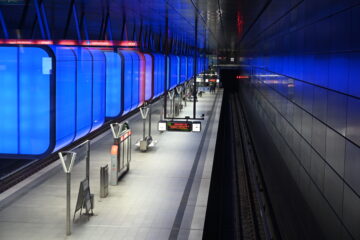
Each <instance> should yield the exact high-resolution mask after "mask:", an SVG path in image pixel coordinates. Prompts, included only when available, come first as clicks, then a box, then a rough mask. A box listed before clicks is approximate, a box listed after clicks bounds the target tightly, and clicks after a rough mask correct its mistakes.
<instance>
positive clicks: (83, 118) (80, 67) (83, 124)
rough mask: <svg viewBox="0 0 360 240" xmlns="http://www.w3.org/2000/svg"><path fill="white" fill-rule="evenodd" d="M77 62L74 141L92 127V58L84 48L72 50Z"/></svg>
mask: <svg viewBox="0 0 360 240" xmlns="http://www.w3.org/2000/svg"><path fill="white" fill-rule="evenodd" d="M74 52H75V54H76V57H77V60H76V65H77V81H76V83H77V85H76V137H75V140H76V139H79V138H81V137H83V136H85V135H86V134H88V133H89V132H90V130H91V126H92V88H93V86H92V71H93V64H92V56H91V54H90V51H89V50H88V49H86V48H80V47H78V48H74Z"/></svg>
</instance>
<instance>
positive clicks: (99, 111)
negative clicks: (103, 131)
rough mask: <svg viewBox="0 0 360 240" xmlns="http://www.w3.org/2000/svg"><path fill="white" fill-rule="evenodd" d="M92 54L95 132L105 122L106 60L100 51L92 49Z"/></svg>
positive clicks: (92, 129) (93, 121)
mask: <svg viewBox="0 0 360 240" xmlns="http://www.w3.org/2000/svg"><path fill="white" fill-rule="evenodd" d="M90 53H91V55H92V61H93V62H92V63H93V74H92V77H93V78H92V127H91V131H94V130H96V129H98V128H99V127H101V126H102V125H103V124H104V122H105V107H106V106H105V99H106V95H105V93H106V60H105V55H104V53H103V52H102V51H100V50H96V49H90Z"/></svg>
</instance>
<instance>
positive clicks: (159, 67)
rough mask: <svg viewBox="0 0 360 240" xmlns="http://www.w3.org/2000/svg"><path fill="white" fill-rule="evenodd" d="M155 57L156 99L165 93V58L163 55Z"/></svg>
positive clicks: (157, 54)
mask: <svg viewBox="0 0 360 240" xmlns="http://www.w3.org/2000/svg"><path fill="white" fill-rule="evenodd" d="M153 55H154V97H158V96H160V95H161V94H162V93H164V91H165V82H164V81H165V57H164V55H163V54H159V53H156V54H153Z"/></svg>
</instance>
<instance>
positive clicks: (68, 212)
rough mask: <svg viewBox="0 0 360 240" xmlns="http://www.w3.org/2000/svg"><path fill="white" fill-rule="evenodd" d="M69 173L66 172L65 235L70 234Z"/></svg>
mask: <svg viewBox="0 0 360 240" xmlns="http://www.w3.org/2000/svg"><path fill="white" fill-rule="evenodd" d="M70 196H71V173H70V172H68V173H66V235H67V236H69V235H71V224H70V220H71V219H70V218H71V217H70Z"/></svg>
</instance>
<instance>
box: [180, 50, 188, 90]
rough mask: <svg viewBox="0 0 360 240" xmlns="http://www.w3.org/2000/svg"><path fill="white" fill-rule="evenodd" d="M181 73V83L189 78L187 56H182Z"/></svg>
mask: <svg viewBox="0 0 360 240" xmlns="http://www.w3.org/2000/svg"><path fill="white" fill-rule="evenodd" d="M180 59H181V75H180V83H183V82H185V81H186V80H187V79H188V78H187V75H188V73H187V68H188V64H187V57H185V56H181V57H180Z"/></svg>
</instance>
